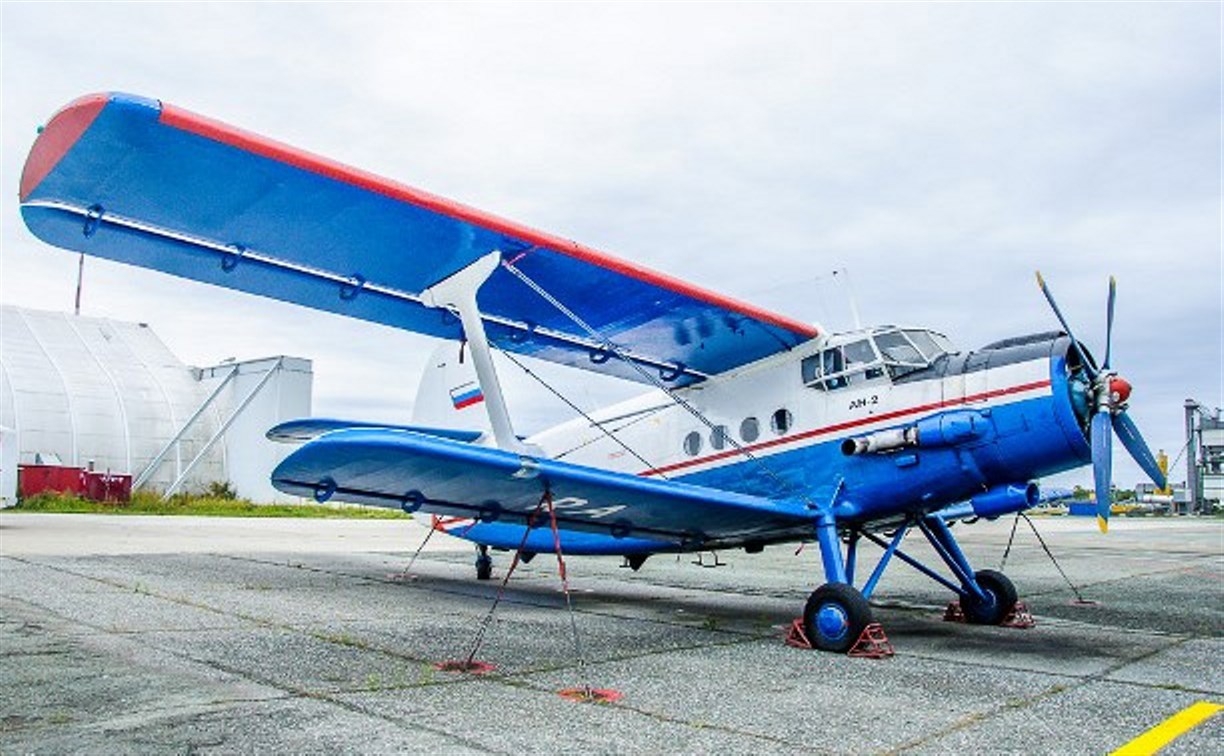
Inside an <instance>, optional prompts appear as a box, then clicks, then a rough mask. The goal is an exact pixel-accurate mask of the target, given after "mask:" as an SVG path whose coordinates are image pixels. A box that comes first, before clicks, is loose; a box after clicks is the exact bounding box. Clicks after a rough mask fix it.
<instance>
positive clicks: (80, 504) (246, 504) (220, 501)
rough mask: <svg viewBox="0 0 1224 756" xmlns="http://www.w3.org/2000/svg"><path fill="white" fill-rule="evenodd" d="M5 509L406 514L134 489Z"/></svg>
mask: <svg viewBox="0 0 1224 756" xmlns="http://www.w3.org/2000/svg"><path fill="white" fill-rule="evenodd" d="M7 511H9V512H55V513H69V514H111V515H192V516H196V517H314V518H324V519H345V520H396V519H403V518H407V517H408V515H406V514H404V513H403V512H400V511H399V510H395V509H379V508H377V507H359V506H329V505H326V504H256V503H255V502H253V501H248V500H246V499H238V498H231V497H229V496H224V495H223V496H212V495H197V494H175V495H174V496H171V497H170V498H169V499H167V500H165V501H163V500H162V498H161V495H160V494H158V493H155V492H149V491H137V492H136V493H133V494H132V500H131V501H130V502H126V503H116V502H100V501H89V500H88V499H80V498H77V497H76V496H71V495H68V494H39V495H38V496H31V497H29V498H26V499H23V500H22V501H21V502H20V503H19V504H18V505H17V506H15V507H13V508H11V509H9V510H7Z"/></svg>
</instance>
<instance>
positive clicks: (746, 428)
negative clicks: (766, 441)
mask: <svg viewBox="0 0 1224 756" xmlns="http://www.w3.org/2000/svg"><path fill="white" fill-rule="evenodd" d="M760 436H761V424H760V423H759V422H757V419H756V418H755V417H746V418H744V422H742V423H740V438H742V439H744V441H745V442H746V443H749V444H750V443H752V442H753V441H756V440H757V439H758V438H760Z"/></svg>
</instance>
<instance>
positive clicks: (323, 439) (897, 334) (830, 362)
mask: <svg viewBox="0 0 1224 756" xmlns="http://www.w3.org/2000/svg"><path fill="white" fill-rule="evenodd" d="M20 197H21V211H22V215H23V217H24V220H25V223H26V225H27V226H28V227H29V228H30V230H31V231H32V232H33V233H34V234H35V235H36V236H37V237H39V238H40V239H43V240H44V241H46V242H49V243H50V244H53V245H55V246H59V247H63V248H66V249H69V250H75V251H79V252H83V253H86V254H90V255H97V256H100V257H104V258H108V259H111V260H117V261H119V262H123V263H129V264H132V265H139V266H142V267H146V268H153V269H156V270H159V271H163V272H165V273H169V274H172V275H176V276H181V277H185V278H190V279H194V280H197V281H203V282H205V283H210V284H214V285H217V286H224V287H227V288H231V289H237V290H241V291H245V292H249V293H252V294H259V295H262V296H265V297H271V298H273V299H278V300H282V301H285V302H292V303H295V304H299V305H304V306H307V307H312V308H317V309H319V310H325V311H329V312H333V313H338V314H341V315H346V316H349V317H353V318H359V319H363V320H367V321H372V322H375V323H381V324H384V325H388V326H393V327H397V328H404V329H408V330H411V331H415V332H418V333H422V334H426V335H429V336H433V337H437V338H440V339H448V340H451V341H458V342H461V343H463V344H464V347H463V348H465V349H466V352H467V353H468V354H470V359H471V365H472V367H474V368H475V373H476V378H477V381H476V383H475V385H470V386H456V387H455V393H452V400H453V401H454V406H455V408H456V410H458V409H464V411H468V412H470V411H472V408H473V407H476V408H477V409H483V410H484V411H485V412H487V418H488V423H487V428H488V429H487V430H485V431H472V430H459V429H455V428H448V427H422V426H392V425H376V424H370V423H346V422H343V421H334V420H319V419H309V418H307V419H303V420H300V421H296V422H292V423H288V424H286V425H283V426H280V427H278V428H275V429H272V431H270V436H271V437H273V438H277V439H283V440H295V441H298V442H300V443H301V446H300V448H298V449H296V450H295V451H293V452H292V453H291V454H289V455H288V457H287V458H286V459H285V460H284V461H283V463H282V464H280V465H279V466H278V467H277V468H276V470H275V471H274V472H273V474H272V480H273V483H274V485H275V486H276V487H277V488H278V489H279V490H281V491H285V492H289V493H292V494H298V495H301V496H304V497H314V498H315V499H318V500H320V501H325V500H328V499H332V498H334V499H336V500H343V501H347V502H356V503H361V504H368V505H375V506H380V507H394V508H402V509H403V510H405V511H407V512H420V513H422V514H429V515H432V517H433V519H432V520H431V521H432V522H433V523H434V524H435V527H437V528H441V529H445V530H446V531H447V532H449V533H451V534H452V535H455V536H458V537H460V538H466V539H468V540H470V541H473V542H474V543H475V544H477V545H478V554H479V557H478V560H477V571H478V576H479V577H488V574H489V561H488V559H489V557H488V556H487V551H486V550H487V548H489V547H493V548H502V549H518V550H519V552H520V553H523V554H526V555H531V554H534V553H539V552H551V551H553V550H554V549H560V550H563V551H564V552H566V553H568V554H605V555H621V556H624V557H626V558H627V559H628V561H629V564H630V565H631V566H634V567H635V568H636V567H640V566H641V564H642V562H643V561H644V560H645V559H646V557H648V556H649V555H652V554H660V553H675V552H698V551H710V550H715V549H740V548H742V549H743V550H744V551H746V552H748V553H755V552H759V551H761V550H762V549H763V548H764V547H765V546H767V545H770V544H778V543H784V542H804V541H812V540H814V541H815V542H816V543H818V544H819V548H820V555H821V563H822V567H823V572H824V574H823V576H822V577H823V580H818V581H813V582H823V585H820V587H818V588H816V590H815V591H814V592H813V593H812V594H811V597H810V599H809V600H808V601H807V604H806V607H805V610H804V624H805V627H806V630H807V635H808V637H809V638H811V639H812V641H813V643H814V645H815V646H816V647H818V648H822V649H826V650H845V649H847V648H848V647H849V646H850V645H851V644H852V643H853V642H854V641H855V640H856V639H857V638H858V636H859V634H860V631H861V630H863V628H864V627H865V626H866V625H867V624H868V623H869V622H870V621H871V608H870V606H869V603H868V599H870V598H871V596H872V595H873V593H874V592H875V589H876V587H877V585H878V584H879V581H880V577H881V575H882V574H883V573H884V570H885V568H886V567H887V566H888V565H889V564H890V563H891V561H892V559H893V558H894V557H895V558H897V559H900V560H902V561H904V562H906V563H907V564H909V565H911V566H913V567H914V568H916V569H917V570H919V571H921V572H922V573H924V574H925V575H927V576H929V577H930V578H931V579H933V580H935V581H936V582H938V583H940V584H942V585H943V586H945V587H947V588H948V589H949V590H950V591H951V592H952V593H953V594H955V595H956V596H957V597H958V598H959V600H960V602H961V605H962V607H963V610H964V612H965V614H966V616H967V618H968V619H969V620H970V621H971V622H975V623H981V624H992V623H999V622H1001V621H1002V620H1003V618H1004V617H1005V616H1006V615H1007V614H1008V612H1009V610H1010V609H1011V608H1012V607H1013V605H1014V604H1015V602H1016V589H1015V587H1014V586H1013V585H1012V583H1011V582H1010V581H1009V580H1008V579H1007V577H1005V576H1004V575H1003V574H1001V573H999V572H997V571H993V570H977V571H975V570H974V568H973V567H972V566H971V565H970V563H969V561H968V560H967V559H966V557H965V554H964V553H963V552H962V550H961V549H960V548H959V546H958V545H957V540H956V538H955V537H954V536H953V533H952V531H951V529H950V528H949V525H950V524H951V523H953V522H955V521H957V520H966V519H972V518H995V517H999V516H1002V515H1006V514H1009V513H1014V512H1019V511H1022V510H1024V509H1026V508H1028V507H1030V506H1033V505H1034V504H1036V503H1037V502H1038V500H1039V496H1040V493H1039V490H1038V487H1037V485H1036V484H1035V483H1034V482H1033V481H1034V480H1035V479H1037V478H1040V477H1041V476H1046V475H1050V474H1053V473H1057V472H1060V471H1063V470H1068V469H1071V468H1075V467H1079V466H1082V465H1086V464H1092V465H1093V467H1094V476H1095V485H1096V492H1097V502H1098V518H1099V523H1100V527H1101V529H1102V530H1105V528H1106V523H1107V518H1108V517H1109V487H1110V467H1111V451H1112V449H1111V446H1112V435H1113V433H1114V432H1116V433H1117V434H1118V436H1119V437H1120V439H1121V440H1122V443H1123V445H1124V446H1125V447H1126V449H1127V451H1129V452H1130V454H1131V456H1133V457H1134V458H1135V460H1136V461H1137V462H1138V463H1139V465H1140V466H1141V467H1142V468H1143V469H1144V470H1145V471H1146V472H1147V474H1148V475H1150V476H1151V478H1152V479H1153V481H1155V482H1156V483H1157V485H1160V486H1163V485H1164V476H1163V475H1162V474H1161V472H1160V470H1159V468H1158V467H1157V465H1156V462H1155V460H1154V458H1153V457H1152V454H1151V452H1150V451H1149V449H1148V447H1147V445H1146V443H1145V442H1144V440H1143V438H1142V436H1141V435H1140V434H1139V431H1138V429H1137V428H1136V426H1135V424H1134V422H1133V421H1132V420H1131V419H1130V417H1129V416H1128V415H1127V412H1126V408H1127V400H1128V398H1129V395H1130V392H1131V389H1130V386H1129V385H1128V384H1127V383H1126V381H1125V380H1123V379H1122V378H1121V377H1119V376H1118V374H1117V373H1116V372H1115V371H1114V370H1113V369H1112V368H1111V366H1110V349H1109V343H1110V333H1111V332H1112V327H1113V326H1112V323H1113V309H1114V286H1113V283H1112V281H1111V283H1110V289H1109V304H1108V323H1109V325H1108V327H1107V332H1106V341H1105V343H1106V347H1105V357H1104V360H1103V361H1102V362H1101V363H1100V364H1098V363H1097V362H1095V360H1094V358H1093V357H1092V356H1091V355H1090V354H1089V352H1088V350H1087V348H1086V347H1085V346H1084V344H1083V343H1082V342H1081V341H1079V340H1078V339H1077V338H1075V337H1074V336H1073V335H1072V332H1071V329H1070V328H1069V327H1068V326H1067V323H1066V322H1065V320H1064V319H1063V316H1062V314H1061V313H1060V312H1059V310H1058V307H1057V306H1056V305H1055V303H1054V299H1053V297H1052V295H1051V293H1050V291H1049V289H1048V288H1046V285H1045V283H1044V282H1043V281H1041V279H1040V276H1038V281H1039V284H1040V286H1041V290H1042V292H1043V293H1044V294H1045V296H1046V298H1047V299H1048V300H1049V304H1050V306H1051V308H1052V309H1053V311H1054V314H1055V316H1056V317H1057V319H1058V321H1059V323H1060V324H1061V326H1062V330H1060V331H1052V332H1047V333H1037V334H1033V335H1027V336H1018V337H1015V338H1008V339H1005V340H1002V341H998V342H996V343H993V344H989V345H987V346H984V347H982V348H980V349H975V350H972V351H960V350H957V349H956V348H954V347H953V346H952V345H951V343H950V342H949V341H948V339H947V338H945V337H944V336H943V335H942V334H939V333H935V332H933V331H930V330H928V329H924V328H908V327H894V326H879V327H873V328H864V329H859V330H855V331H852V332H848V333H826V332H824V331H823V330H822V329H821V328H819V327H817V326H814V325H811V324H808V323H804V322H798V321H796V320H792V319H790V318H787V317H784V316H782V315H779V314H775V313H773V312H769V311H766V310H764V309H761V308H759V307H754V306H752V305H750V304H746V303H744V302H740V301H737V300H735V299H732V298H729V297H726V296H722V295H720V294H717V293H714V292H712V291H707V290H706V289H703V288H700V287H698V286H694V285H692V284H689V283H686V282H684V281H682V280H679V279H676V278H673V277H670V276H668V275H664V274H661V273H657V272H654V271H652V270H648V269H646V268H643V267H640V266H638V265H635V264H633V263H630V262H626V261H624V260H621V259H618V258H616V257H613V256H611V255H608V254H605V253H603V252H599V251H596V250H594V249H591V248H589V247H585V246H582V245H580V244H576V243H574V242H572V241H569V240H567V239H564V238H562V237H559V236H554V235H551V234H547V233H542V232H540V231H536V230H533V229H531V228H528V227H526V226H523V225H519V224H517V223H514V222H511V221H508V220H504V219H502V218H499V217H496V216H493V215H490V214H487V213H484V212H481V211H478V210H475V209H473V208H470V207H467V206H464V205H461V204H458V203H455V202H452V201H450V200H447V199H443V198H441V197H438V196H435V195H432V194H428V193H425V192H423V191H419V190H417V189H413V188H410V187H408V186H405V185H403V184H400V183H397V182H395V181H391V180H388V179H385V178H381V177H379V176H376V175H374V174H372V173H367V172H365V171H361V170H357V169H354V168H351V167H348V166H345V165H342V164H340V163H337V162H333V161H331V160H327V159H324V158H321V157H318V156H315V155H312V154H309V153H307V152H303V151H300V150H297V149H295V148H292V147H289V146H287V145H284V144H281V143H278V142H275V141H272V140H270V139H266V138H264V137H261V136H257V135H255V134H252V133H249V132H246V131H243V130H240V129H237V128H234V127H232V126H228V125H226V124H223V123H220V122H217V121H214V120H211V119H208V118H205V117H202V116H199V115H196V114H193V113H191V112H188V111H186V110H182V109H180V108H177V107H174V106H172V105H169V104H165V103H162V102H159V101H157V100H151V99H146V98H143V97H138V96H133V95H127V94H117V93H111V94H95V95H90V96H86V97H83V98H81V99H78V100H76V101H74V102H72V103H70V104H69V105H67V106H66V107H64V108H63V109H62V110H60V111H59V112H57V113H56V114H55V115H54V117H52V119H51V120H50V121H49V122H48V123H47V125H46V126H45V128H44V129H43V130H42V131H41V133H40V135H39V136H38V138H37V140H36V141H35V143H34V145H33V147H32V149H31V151H30V154H29V157H28V160H27V162H26V164H25V168H24V172H23V174H22V177H21V189H20ZM494 351H498V352H502V353H505V354H506V355H509V356H511V357H513V356H515V355H519V356H529V357H532V358H535V359H539V360H547V361H551V362H554V363H559V364H561V365H567V366H570V367H573V368H578V369H581V370H589V371H594V372H597V373H602V374H605V375H610V376H616V377H618V378H622V379H624V380H627V381H633V382H636V383H639V384H641V385H642V386H643V389H644V391H643V394H642V396H641V397H640V398H638V399H633V400H630V401H626V402H624V403H621V404H617V405H616V406H612V407H608V408H606V409H603V410H601V411H598V412H595V413H590V414H585V413H579V414H578V416H576V417H575V418H574V419H572V420H570V421H568V422H565V423H564V424H562V425H559V426H557V427H554V428H550V429H548V430H545V431H543V432H540V433H537V434H535V435H532V436H529V437H527V438H522V437H520V436H519V435H518V434H516V432H515V430H514V428H513V425H512V423H511V418H510V414H509V412H508V411H507V408H506V399H505V397H504V396H503V392H502V389H501V386H500V384H499V380H498V373H497V365H496V364H495V362H494V359H493V353H494ZM503 364H504V360H503ZM461 405H462V407H461ZM545 506H547V512H549V513H551V524H555V525H556V526H557V528H558V532H559V536H560V537H559V539H558V540H557V541H555V540H554V535H553V533H552V532H551V527H545V526H543V525H542V523H543V522H544V521H545V520H546V519H549V518H545V517H541V516H540V515H541V512H543V511H545V510H544V507H545ZM914 531H917V532H919V533H921V535H922V536H923V537H924V538H925V539H926V540H927V541H929V542H930V544H931V546H932V547H933V549H934V552H935V553H936V554H937V555H938V556H939V558H940V560H941V561H942V562H943V563H944V565H945V566H946V572H945V571H942V570H941V571H937V570H936V569H935V568H933V567H932V566H929V565H927V564H924V563H923V562H922V561H921V560H919V559H917V558H915V557H914V556H912V555H911V554H908V553H906V552H905V551H904V550H903V549H902V548H901V546H902V543H903V541H904V539H905V537H906V536H907V535H908V534H910V533H911V532H914ZM864 541H870V542H872V543H874V544H875V545H877V546H878V547H880V549H882V554H881V556H880V557H879V559H878V561H877V562H876V565H875V567H874V568H873V569H872V570H871V571H870V572H867V571H866V570H860V569H859V564H858V561H859V546H860V545H861V544H862V542H864ZM948 575H950V577H949V576H948Z"/></svg>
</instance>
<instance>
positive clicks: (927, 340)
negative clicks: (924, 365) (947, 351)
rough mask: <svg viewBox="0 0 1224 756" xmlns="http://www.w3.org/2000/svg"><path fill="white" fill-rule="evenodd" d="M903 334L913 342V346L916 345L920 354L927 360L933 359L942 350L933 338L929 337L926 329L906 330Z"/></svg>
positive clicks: (941, 352)
mask: <svg viewBox="0 0 1224 756" xmlns="http://www.w3.org/2000/svg"><path fill="white" fill-rule="evenodd" d="M905 335H906V336H908V337H909V340H910V341H912V342H913V343H914V346H916V347H918V351H919V352H922V356H923V357H925V358H927V359H928V360H934V359H935V358H936V357H938V356H939V355H941V354H943V352H944V350H942V349H940V348H939V345H938V344H936V343H935V339H933V338H931V334H930V333H928V332H926V331H906V332H905Z"/></svg>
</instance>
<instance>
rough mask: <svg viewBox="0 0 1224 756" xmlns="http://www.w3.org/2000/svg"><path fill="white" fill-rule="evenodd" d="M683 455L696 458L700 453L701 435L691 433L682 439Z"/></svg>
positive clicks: (694, 432)
mask: <svg viewBox="0 0 1224 756" xmlns="http://www.w3.org/2000/svg"><path fill="white" fill-rule="evenodd" d="M684 453H685V454H687V455H689V456H690V457H696V456H697V455H698V454H700V453H701V434H700V433H698V432H697V431H693V432H692V433H690V434H688V435H687V436H685V437H684Z"/></svg>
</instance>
